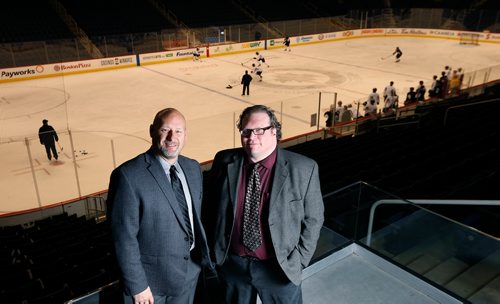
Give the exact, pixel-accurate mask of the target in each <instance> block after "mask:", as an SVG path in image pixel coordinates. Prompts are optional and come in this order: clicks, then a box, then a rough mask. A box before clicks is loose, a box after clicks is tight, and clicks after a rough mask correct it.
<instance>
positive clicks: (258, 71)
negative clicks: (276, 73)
mask: <svg viewBox="0 0 500 304" xmlns="http://www.w3.org/2000/svg"><path fill="white" fill-rule="evenodd" d="M252 69H253V70H252V72H251V73H255V75H257V76H259V77H260V79H259V81H262V69H261V68H260V65H255V63H252Z"/></svg>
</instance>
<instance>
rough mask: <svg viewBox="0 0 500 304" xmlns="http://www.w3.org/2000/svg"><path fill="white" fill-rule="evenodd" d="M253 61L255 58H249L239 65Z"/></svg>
mask: <svg viewBox="0 0 500 304" xmlns="http://www.w3.org/2000/svg"><path fill="white" fill-rule="evenodd" d="M254 59H255V58H250V59H248V60H247V61H243V62H242V63H241V65H243V64H245V63H247V62H250V61H252V60H254Z"/></svg>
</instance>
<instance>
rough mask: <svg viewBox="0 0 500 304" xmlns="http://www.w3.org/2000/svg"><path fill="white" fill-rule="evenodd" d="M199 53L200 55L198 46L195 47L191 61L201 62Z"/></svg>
mask: <svg viewBox="0 0 500 304" xmlns="http://www.w3.org/2000/svg"><path fill="white" fill-rule="evenodd" d="M200 55H201V53H200V48H196V50H195V51H194V52H193V61H200V62H201V59H200Z"/></svg>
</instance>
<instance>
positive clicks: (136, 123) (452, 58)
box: [0, 37, 500, 212]
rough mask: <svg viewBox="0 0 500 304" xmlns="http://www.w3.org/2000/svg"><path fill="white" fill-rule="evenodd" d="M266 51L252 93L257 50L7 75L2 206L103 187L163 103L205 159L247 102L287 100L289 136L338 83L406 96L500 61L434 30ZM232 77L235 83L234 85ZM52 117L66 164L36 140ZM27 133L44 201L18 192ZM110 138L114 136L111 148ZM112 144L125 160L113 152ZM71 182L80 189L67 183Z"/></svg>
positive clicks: (139, 145)
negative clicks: (181, 120)
mask: <svg viewBox="0 0 500 304" xmlns="http://www.w3.org/2000/svg"><path fill="white" fill-rule="evenodd" d="M396 46H399V47H400V48H401V50H402V51H403V56H402V58H401V61H400V62H399V63H396V62H395V60H394V57H390V58H387V59H385V60H384V59H383V58H385V57H387V56H389V55H390V54H391V53H392V52H393V51H394V49H395V48H396ZM260 52H261V54H263V55H264V57H265V58H266V63H267V64H269V67H267V66H266V65H263V70H264V72H263V74H262V75H263V81H262V82H259V81H258V77H256V76H255V75H253V74H252V76H253V77H254V80H253V81H252V83H251V86H250V96H241V85H239V82H240V79H241V76H242V75H243V73H244V71H245V69H249V66H250V64H251V62H249V61H248V60H249V59H251V58H252V57H254V56H255V55H254V53H250V52H249V53H241V54H235V55H228V56H218V57H211V58H203V59H202V61H201V62H193V61H191V60H186V61H179V62H172V63H165V64H156V65H147V66H141V67H134V68H127V69H117V70H109V71H104V72H96V73H85V74H78V75H68V76H65V77H52V78H45V79H38V80H30V81H19V82H12V83H5V84H0V142H1V144H0V152H1V153H2V154H4V155H3V156H7V155H8V157H2V167H3V168H4V169H2V171H3V173H1V174H0V191H2V192H3V193H10V192H9V191H11V192H12V194H8V195H7V197H8V198H9V199H10V200H14V201H17V200H18V199H19V197H20V198H21V200H22V201H23V203H20V204H17V206H3V204H4V203H5V202H2V207H1V208H0V211H2V212H11V211H14V210H23V209H27V208H29V207H30V206H31V207H33V208H34V207H37V206H39V205H48V204H52V203H57V202H60V201H64V200H68V199H71V198H74V197H78V196H79V195H86V194H89V193H93V192H97V191H100V190H105V189H106V187H107V179H108V177H109V173H110V172H111V170H112V168H113V167H114V166H116V165H119V164H120V163H121V162H123V161H125V160H126V159H129V158H131V157H132V156H133V155H136V154H138V153H140V152H142V151H144V150H145V149H147V148H148V146H149V135H148V128H149V125H150V123H151V122H152V119H153V117H154V115H155V114H156V112H157V111H158V110H160V109H162V108H165V107H174V108H177V109H179V110H180V111H181V112H182V113H184V115H185V116H186V118H187V120H188V130H189V133H188V136H189V137H188V142H187V144H186V148H185V150H184V153H183V154H185V155H187V156H190V157H193V158H195V159H197V160H198V161H200V162H203V161H207V160H210V159H212V157H213V155H214V153H215V152H216V151H217V150H219V149H222V148H230V147H232V146H233V145H236V146H238V145H239V142H238V141H239V139H238V138H239V136H236V135H235V134H233V126H234V119H235V118H237V115H238V114H239V113H240V112H241V110H242V109H244V108H245V107H247V106H249V105H253V104H266V105H270V106H271V107H273V108H274V109H275V110H276V111H281V110H283V112H284V114H283V119H288V121H286V122H285V121H284V122H283V131H284V138H287V137H289V136H293V135H296V134H298V133H300V132H302V133H303V132H307V131H308V130H309V129H310V127H309V121H310V119H309V117H310V114H312V113H313V112H314V111H316V110H317V108H318V95H319V92H322V96H323V97H322V102H321V110H322V111H324V110H326V109H328V108H329V105H330V104H331V103H332V102H333V93H337V99H338V100H342V101H343V102H344V104H350V103H353V102H354V101H364V100H366V98H367V96H368V94H369V93H371V89H372V88H374V87H376V88H378V92H379V93H380V94H381V95H382V91H383V89H384V87H385V86H386V85H388V83H389V81H394V83H395V87H396V89H397V93H398V95H399V96H400V101H401V100H404V96H405V95H406V92H407V91H408V88H409V87H411V86H414V87H416V86H417V85H418V82H419V81H420V80H423V81H424V83H425V85H426V87H427V89H428V88H430V85H431V81H432V76H433V75H440V73H441V71H443V69H444V66H445V65H449V66H451V67H452V68H453V69H456V68H458V67H462V68H463V69H464V70H465V72H466V73H468V72H472V71H476V70H481V69H485V68H488V67H492V66H498V65H500V45H498V44H486V43H483V44H481V45H479V46H472V45H460V44H459V43H458V41H456V40H443V39H431V38H426V39H420V38H410V37H409V38H364V39H350V40H341V41H335V42H325V43H317V44H310V45H305V46H295V47H294V46H293V45H292V51H291V52H285V51H283V49H272V50H262V51H260ZM242 63H244V64H245V65H244V66H243V65H242ZM497 70H498V69H497ZM498 78H500V75H490V77H489V80H492V79H498ZM228 84H231V85H232V86H233V88H232V89H227V88H226V86H227V85H228ZM380 106H382V104H381V105H380ZM281 107H283V109H281ZM45 118H46V119H48V120H49V124H50V125H52V126H53V127H54V128H55V129H56V130H57V131H58V133H60V134H61V140H60V142H61V144H62V146H63V149H64V151H63V153H62V155H61V158H60V162H59V163H58V164H54V163H49V162H48V160H47V158H46V156H45V151H44V149H43V146H41V145H40V143H39V142H38V140H37V138H36V137H37V132H38V128H39V127H40V126H41V122H42V119H45ZM321 123H324V121H323V118H322V117H321ZM302 127H303V129H302ZM68 130H71V132H72V134H73V136H74V137H75V138H78V139H75V141H77V142H73V143H72V145H73V149H74V151H75V153H76V154H78V155H77V156H79V157H80V158H79V159H78V158H76V160H77V161H76V166H73V165H72V163H73V162H72V155H71V143H70V140H69V136H67V133H68ZM228 134H229V135H228ZM25 138H28V141H29V142H30V153H31V160H32V163H33V164H32V166H34V167H35V170H36V176H37V178H36V179H37V180H38V181H39V182H40V180H44V181H45V182H46V183H47V184H43V182H40V183H42V185H38V187H39V188H41V190H40V192H41V193H45V194H44V195H40V196H41V198H40V199H39V201H41V202H42V203H41V204H39V203H37V200H36V195H34V194H33V192H34V190H33V191H32V190H31V189H30V190H29V191H27V192H29V193H27V194H26V196H25V197H24V195H19V191H23V190H22V189H25V188H26V187H33V186H30V185H31V184H33V178H32V174H31V171H30V162H29V157H28V156H27V155H28V154H27V153H28V152H26V151H27V148H26V147H25V146H26V145H25ZM111 139H113V140H114V141H116V142H114V143H113V144H112V145H113V147H111V148H110V147H109V146H110V144H109V141H110V140H111ZM130 139H132V140H130ZM120 142H122V144H120ZM103 147H105V150H104V151H103V149H104V148H103ZM109 149H112V150H113V151H114V152H113V153H114V154H116V155H117V156H116V159H115V158H113V159H111V158H112V157H110V156H107V154H108V153H110V152H109V151H108V150H109ZM82 151H83V152H82ZM13 154H15V155H17V154H19V155H18V156H17V157H15V156H12V155H13ZM104 154H106V156H105V157H103V155H104ZM110 154H111V153H110ZM102 158H105V160H102ZM84 160H87V161H86V162H85V161H84ZM64 167H66V168H65V169H63V168H64ZM73 167H76V168H78V169H79V170H81V171H82V172H86V173H80V174H81V175H82V176H80V177H79V178H80V181H79V182H80V183H82V185H83V184H84V183H87V182H88V183H89V184H91V185H90V186H88V187H85V186H81V187H80V188H81V189H77V190H75V189H74V188H75V186H68V187H65V186H64V182H55V181H54V182H53V184H52V183H51V182H49V181H50V180H51V179H58V178H59V179H63V180H67V179H68V178H67V175H66V174H63V173H58V172H57V171H60V172H62V171H66V170H67V171H66V173H68V174H74V173H71V172H72V171H74V168H73ZM86 170H87V171H86ZM18 179H19V181H18V182H16V181H17V180H18ZM82 180H83V181H82ZM94 180H95V181H94ZM13 182H14V185H13V184H12V183H13ZM52 188H56V189H57V190H54V189H52ZM65 188H69V189H72V190H71V191H69V192H70V193H66V191H65ZM51 189H52V190H54V191H52V190H51ZM61 189H62V190H61ZM4 191H7V192H4ZM16 192H17V193H16ZM52 192H57V194H56V195H53V193H52ZM49 193H50V194H49ZM75 193H76V195H75ZM33 198H35V199H33ZM27 201H29V202H27ZM9 204H10V203H9Z"/></svg>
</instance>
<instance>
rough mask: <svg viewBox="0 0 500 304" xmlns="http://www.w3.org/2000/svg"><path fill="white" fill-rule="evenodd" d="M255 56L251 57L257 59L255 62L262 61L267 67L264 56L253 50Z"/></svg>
mask: <svg viewBox="0 0 500 304" xmlns="http://www.w3.org/2000/svg"><path fill="white" fill-rule="evenodd" d="M255 56H256V57H253V59H255V60H257V63H258V64H259V65H260V63H259V62H262V63H264V64H265V65H267V67H269V64H267V63H266V58H264V56H262V54H260V53H259V52H255Z"/></svg>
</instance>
